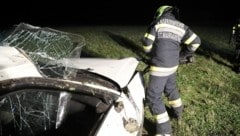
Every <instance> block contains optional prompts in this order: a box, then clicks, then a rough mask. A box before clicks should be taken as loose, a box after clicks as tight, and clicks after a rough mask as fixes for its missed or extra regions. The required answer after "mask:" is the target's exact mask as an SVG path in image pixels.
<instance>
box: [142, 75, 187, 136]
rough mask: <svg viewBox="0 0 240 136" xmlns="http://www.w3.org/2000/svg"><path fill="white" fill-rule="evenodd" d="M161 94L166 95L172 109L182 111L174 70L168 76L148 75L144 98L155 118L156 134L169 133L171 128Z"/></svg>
mask: <svg viewBox="0 0 240 136" xmlns="http://www.w3.org/2000/svg"><path fill="white" fill-rule="evenodd" d="M163 96H166V97H167V100H168V102H169V104H170V105H171V106H172V107H173V109H177V110H179V111H178V112H179V113H180V112H182V108H179V107H183V106H182V101H181V98H180V94H179V91H178V89H177V83H176V72H175V73H173V74H171V75H169V76H153V75H150V78H149V84H148V88H147V92H146V99H147V102H148V105H149V108H150V111H151V112H152V114H153V115H154V116H155V119H156V131H157V134H170V133H171V132H172V128H171V125H170V121H169V116H168V113H167V110H166V107H165V103H164V101H163Z"/></svg>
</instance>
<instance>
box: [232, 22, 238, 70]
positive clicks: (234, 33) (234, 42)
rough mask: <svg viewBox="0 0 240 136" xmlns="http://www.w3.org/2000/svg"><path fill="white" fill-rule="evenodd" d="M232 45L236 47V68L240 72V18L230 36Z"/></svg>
mask: <svg viewBox="0 0 240 136" xmlns="http://www.w3.org/2000/svg"><path fill="white" fill-rule="evenodd" d="M230 45H233V46H234V47H235V54H234V70H235V71H236V72H237V73H239V72H240V18H239V19H238V21H237V23H236V24H235V25H233V27H232V34H231V38H230Z"/></svg>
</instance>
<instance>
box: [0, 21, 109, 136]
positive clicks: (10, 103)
mask: <svg viewBox="0 0 240 136" xmlns="http://www.w3.org/2000/svg"><path fill="white" fill-rule="evenodd" d="M84 45H85V40H84V37H83V36H81V35H76V34H72V33H66V32H62V31H58V30H54V29H51V28H47V27H43V28H42V27H36V26H32V25H30V24H25V23H21V24H19V25H17V26H16V28H15V29H14V30H13V31H12V32H11V33H10V34H9V35H8V36H7V37H6V38H4V39H3V40H1V42H0V46H10V47H16V48H17V49H18V50H19V51H20V52H22V53H23V54H24V55H25V56H26V57H28V58H29V60H30V61H32V62H33V64H35V66H36V67H37V69H38V71H39V72H40V73H41V74H42V75H43V76H45V77H54V80H55V78H64V79H69V80H71V78H68V77H70V76H72V75H73V74H74V75H75V74H76V73H77V70H75V69H72V68H69V67H68V66H67V65H66V64H63V63H59V62H61V59H64V58H80V53H81V49H82V47H83V46H84ZM39 79H42V82H40V81H34V80H32V81H29V84H26V82H24V81H23V80H22V79H18V80H19V82H15V81H13V79H10V80H5V82H4V81H2V82H1V84H0V86H1V87H2V89H0V136H43V135H44V136H47V135H49V136H53V135H56V136H74V135H89V134H90V133H92V131H93V129H94V128H95V127H94V126H95V124H96V122H97V121H99V120H100V118H101V117H102V116H101V114H100V113H104V112H105V111H106V110H107V108H108V106H109V105H106V104H105V103H103V101H102V100H101V99H99V98H96V96H87V95H86V94H82V92H81V91H82V90H80V89H79V88H80V86H79V88H78V90H80V93H76V90H75V88H74V87H72V86H71V85H69V83H68V82H66V84H65V82H58V83H59V84H60V85H59V84H58V83H53V82H51V83H52V84H54V86H56V87H55V88H54V87H53V88H51V87H49V86H51V85H49V83H48V82H49V81H47V80H46V79H48V78H39ZM57 80H58V79H56V81H57ZM8 81H9V82H8ZM11 81H12V82H11ZM59 81H60V80H59ZM35 82H37V83H39V86H36V85H35V84H36V83H35ZM5 83H6V84H5ZM8 83H9V84H8ZM4 86H5V87H4ZM1 87H0V88H1ZM66 88H67V89H66ZM64 89H65V90H64ZM81 89H82V88H81ZM85 89H86V87H85ZM66 90H68V91H69V90H70V91H71V92H73V91H75V92H74V93H69V92H68V91H66ZM93 90H94V89H93ZM93 90H90V91H93ZM95 90H96V89H95ZM85 92H88V90H87V91H85ZM99 107H100V108H99Z"/></svg>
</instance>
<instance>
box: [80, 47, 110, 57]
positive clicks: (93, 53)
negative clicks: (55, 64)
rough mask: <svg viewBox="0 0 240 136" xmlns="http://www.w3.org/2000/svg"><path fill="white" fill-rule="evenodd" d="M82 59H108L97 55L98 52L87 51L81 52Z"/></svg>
mask: <svg viewBox="0 0 240 136" xmlns="http://www.w3.org/2000/svg"><path fill="white" fill-rule="evenodd" d="M80 57H83V58H84V57H87V58H106V57H105V56H103V55H101V54H99V53H97V52H93V51H90V50H87V49H83V50H82V51H81V56H80Z"/></svg>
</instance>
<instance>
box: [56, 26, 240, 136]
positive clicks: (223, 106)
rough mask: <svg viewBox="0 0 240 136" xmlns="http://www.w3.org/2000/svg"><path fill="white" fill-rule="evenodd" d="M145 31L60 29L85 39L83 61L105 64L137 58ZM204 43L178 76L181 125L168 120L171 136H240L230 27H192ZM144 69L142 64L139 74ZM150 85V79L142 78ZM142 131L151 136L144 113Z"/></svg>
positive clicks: (149, 117) (129, 28)
mask: <svg viewBox="0 0 240 136" xmlns="http://www.w3.org/2000/svg"><path fill="white" fill-rule="evenodd" d="M146 28H147V26H82V27H61V28H57V29H60V30H63V31H68V32H73V33H77V34H81V35H83V36H84V37H85V39H86V46H85V47H84V48H83V53H82V54H83V55H88V56H91V57H103V58H124V57H130V56H133V57H141V56H143V55H144V53H143V52H142V51H141V41H140V39H141V38H142V36H143V35H144V32H145V29H146ZM192 30H193V31H194V32H196V33H197V34H198V35H199V36H200V37H201V40H202V44H201V46H200V48H199V50H198V51H197V52H196V54H195V62H194V63H192V64H184V65H181V66H180V67H179V69H178V71H177V74H178V77H177V81H178V88H179V90H180V93H181V97H182V100H183V102H184V105H185V110H184V114H183V117H182V119H181V120H180V121H176V120H171V123H172V126H173V129H174V132H173V135H174V136H240V89H239V88H240V83H239V82H240V75H238V74H236V73H235V72H233V71H232V63H233V62H232V57H233V53H234V48H233V47H229V45H228V39H229V34H230V31H231V27H223V26H215V27H212V26H192ZM145 67H146V65H145V64H144V63H140V65H139V67H138V69H139V70H143V69H144V68H145ZM144 78H145V80H146V81H147V80H148V75H145V77H144ZM144 126H145V130H146V131H147V133H148V135H153V134H154V127H155V125H154V120H153V116H152V115H151V113H150V112H149V109H148V107H145V124H144Z"/></svg>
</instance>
